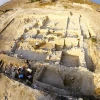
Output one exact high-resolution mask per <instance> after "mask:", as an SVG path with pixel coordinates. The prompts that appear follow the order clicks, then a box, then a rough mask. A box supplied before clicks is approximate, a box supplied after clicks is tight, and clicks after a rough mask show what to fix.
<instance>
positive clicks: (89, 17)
mask: <svg viewBox="0 0 100 100" xmlns="http://www.w3.org/2000/svg"><path fill="white" fill-rule="evenodd" d="M22 1H24V2H25V3H26V2H27V0H22ZM22 1H21V2H22ZM16 2H17V0H14V1H13V2H11V7H12V8H13V7H14V9H13V11H9V12H7V13H5V14H3V15H1V16H0V26H1V27H0V31H1V30H2V28H3V27H4V26H5V25H7V23H8V22H9V21H10V20H11V19H12V18H14V19H15V20H14V22H12V23H11V24H10V26H9V27H7V28H6V30H5V31H3V32H2V33H1V34H0V39H1V40H0V44H1V45H0V51H2V50H5V51H8V50H10V49H11V48H9V47H10V46H12V45H13V39H17V38H19V37H20V35H21V34H18V29H19V28H20V27H21V26H20V23H21V17H22V16H25V17H26V15H27V16H28V14H36V15H38V16H39V15H50V16H51V17H54V15H57V16H66V15H69V16H70V12H72V14H74V15H76V16H77V15H82V17H83V18H84V20H85V22H87V23H89V25H90V26H91V27H92V29H93V30H94V32H95V33H96V34H97V36H100V34H99V32H100V21H99V20H100V12H97V11H96V10H94V9H92V8H91V7H90V6H89V8H91V9H88V8H87V7H88V6H86V7H83V6H82V7H75V8H66V9H64V7H63V5H61V4H60V2H58V3H57V4H56V5H55V4H53V5H52V6H50V5H47V6H45V7H43V6H42V7H41V8H39V6H36V5H37V2H36V3H34V4H29V3H28V4H27V5H25V4H22V3H21V2H18V3H17V5H16V4H15V3H16ZM13 3H14V5H13ZM19 6H20V7H19ZM29 6H30V8H29ZM71 6H72V5H71ZM75 6H76V5H75ZM78 6H79V5H78ZM24 7H25V8H24ZM32 7H34V8H32ZM8 8H9V4H8V3H7V4H5V5H3V6H1V7H0V9H3V10H4V9H8ZM23 8H24V9H23ZM61 25H62V24H61ZM93 56H94V57H95V55H93ZM4 58H5V57H4ZM4 58H3V59H4ZM7 59H9V58H7ZM81 72H84V73H81ZM79 74H80V75H83V74H85V76H84V77H83V79H84V81H82V91H84V92H85V91H87V93H91V94H93V91H94V79H93V75H94V73H90V72H88V71H87V70H81V69H80V71H79ZM87 76H88V77H89V78H88V77H87ZM95 76H96V77H97V75H95ZM96 77H95V78H96ZM97 78H98V77H97ZM0 80H1V82H0V84H1V88H0V91H1V92H0V95H1V96H0V98H1V99H0V100H4V96H8V100H9V99H10V100H14V99H15V100H53V98H52V97H51V96H50V95H47V94H46V95H44V93H43V92H40V91H38V90H32V89H30V88H29V87H26V86H24V85H22V84H20V83H18V82H15V81H10V80H9V79H8V78H7V77H4V76H3V75H1V78H0ZM42 81H45V80H42ZM85 82H86V83H85ZM90 84H92V85H91V86H90ZM96 84H97V83H96ZM2 87H3V88H2ZM84 87H85V88H84ZM95 87H96V86H95ZM97 87H98V86H97ZM23 88H24V89H23ZM88 89H89V92H88ZM16 94H17V95H18V96H16Z"/></svg>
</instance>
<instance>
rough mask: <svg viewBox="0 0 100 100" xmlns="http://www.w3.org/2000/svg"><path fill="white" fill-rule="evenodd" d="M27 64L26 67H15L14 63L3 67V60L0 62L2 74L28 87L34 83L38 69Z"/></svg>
mask: <svg viewBox="0 0 100 100" xmlns="http://www.w3.org/2000/svg"><path fill="white" fill-rule="evenodd" d="M26 63H27V67H26V66H20V67H17V66H15V67H14V66H13V64H12V63H10V64H9V65H6V66H3V64H4V62H3V60H1V61H0V72H2V73H4V74H5V75H7V76H8V77H10V78H13V79H15V80H17V81H20V82H23V83H26V84H27V85H31V84H32V83H33V76H34V74H35V71H36V69H33V68H31V66H30V64H29V63H28V61H27V62H26Z"/></svg>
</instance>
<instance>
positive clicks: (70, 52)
mask: <svg viewBox="0 0 100 100" xmlns="http://www.w3.org/2000/svg"><path fill="white" fill-rule="evenodd" d="M26 11H28V14H26V13H24V14H22V13H23V9H21V10H20V11H19V10H18V11H17V10H16V12H15V13H14V14H12V16H11V17H12V18H11V17H8V18H7V19H6V20H4V21H2V23H5V22H6V26H5V27H3V26H2V30H1V32H0V33H1V34H0V37H2V38H3V39H1V41H0V42H1V48H0V51H1V52H2V53H3V54H2V55H0V57H1V58H0V60H4V59H6V60H4V64H3V65H2V64H1V65H0V66H3V67H4V66H6V64H7V63H8V62H11V63H13V64H15V65H18V66H23V65H24V66H26V64H25V63H24V60H29V61H31V64H30V65H31V67H32V68H34V69H35V70H36V72H35V74H34V76H33V83H32V85H33V84H35V85H36V86H37V87H38V88H39V89H40V90H42V91H46V92H48V93H54V94H56V95H60V96H63V97H66V96H91V95H94V84H93V82H92V81H93V76H92V72H93V71H94V65H93V62H92V60H91V58H90V55H89V51H88V49H87V48H88V44H87V40H88V39H96V34H95V32H94V31H93V29H92V28H91V26H90V25H89V23H88V22H87V21H86V20H85V18H84V17H83V16H82V15H80V14H76V13H73V12H70V11H68V12H67V13H65V14H64V15H63V14H62V15H59V14H54V15H52V14H51V13H50V14H48V15H47V14H39V13H37V14H35V13H33V14H32V11H30V10H26ZM30 12H31V13H30ZM16 13H17V15H16ZM18 14H19V15H18ZM15 15H16V17H15ZM12 23H16V25H15V26H14V27H15V28H17V30H16V32H15V33H13V34H12V35H9V37H7V35H6V33H5V34H2V32H3V31H4V30H6V28H7V27H8V28H9V27H12ZM10 25H11V26H10ZM16 34H17V35H16ZM9 40H11V42H8V41H9ZM17 61H18V62H19V63H17ZM85 81H86V83H85ZM87 81H88V82H87ZM90 84H91V86H90ZM84 87H86V88H85V89H84Z"/></svg>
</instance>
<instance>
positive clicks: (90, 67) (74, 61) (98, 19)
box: [0, 0, 100, 100]
mask: <svg viewBox="0 0 100 100" xmlns="http://www.w3.org/2000/svg"><path fill="white" fill-rule="evenodd" d="M22 2H23V3H22ZM27 2H28V0H20V1H19V0H12V1H11V2H10V3H7V4H5V5H3V6H1V7H0V9H1V10H6V9H11V8H13V10H11V11H8V12H6V13H4V14H1V15H0V32H1V34H0V51H5V52H7V53H9V52H10V50H11V46H13V45H14V41H13V40H14V39H18V38H20V36H21V35H22V34H23V26H24V24H25V23H24V19H25V18H30V19H32V18H34V19H35V20H36V19H39V21H40V20H41V18H43V17H44V16H49V18H50V21H48V23H46V26H43V27H42V28H43V30H46V32H47V29H50V30H53V27H55V30H56V31H61V32H63V31H65V29H66V24H67V23H68V27H67V30H69V31H70V30H71V32H72V36H70V34H67V35H68V36H69V37H70V38H77V34H76V33H77V32H76V30H78V29H77V28H79V26H81V28H83V30H84V31H83V34H84V35H86V36H87V34H86V33H87V30H88V31H89V28H91V29H92V30H93V32H94V33H95V34H96V39H97V41H95V42H93V41H92V40H91V38H84V39H83V41H82V42H83V45H82V43H80V50H75V51H73V52H72V53H70V48H69V47H73V48H75V49H77V48H78V47H76V45H78V42H76V41H77V39H76V40H75V42H74V43H75V44H74V43H73V42H71V43H69V42H68V41H67V40H66V41H67V42H66V43H65V44H67V43H69V44H68V46H69V47H65V48H66V49H68V50H69V51H68V50H67V51H68V52H67V53H69V54H67V56H65V55H63V57H62V61H61V62H62V66H59V65H58V66H57V64H58V62H59V60H60V59H59V55H58V54H57V56H56V58H57V57H58V58H57V59H58V61H57V62H55V64H54V65H52V61H51V62H50V64H49V66H50V65H51V66H53V68H52V67H50V69H52V70H53V71H55V72H60V74H61V75H60V78H59V77H58V76H56V73H55V72H52V71H48V70H47V71H46V72H45V73H44V74H43V78H42V79H41V80H40V81H41V82H43V83H46V84H51V85H53V86H56V85H58V87H60V86H61V88H64V87H63V83H62V81H61V80H62V79H63V78H64V75H69V77H75V78H76V80H75V82H74V83H73V84H72V85H73V87H74V88H75V87H79V86H80V91H81V92H82V94H84V95H93V96H100V82H99V80H100V77H99V76H100V74H99V72H100V44H99V43H100V42H99V38H100V34H99V32H100V12H97V11H96V10H95V9H94V7H93V5H87V4H76V3H74V4H72V3H71V4H70V3H68V4H66V3H65V4H64V2H65V1H61V2H60V1H57V2H56V3H53V4H52V3H51V5H47V4H42V6H40V5H41V4H40V3H38V2H35V3H27ZM61 3H62V4H61ZM65 6H66V7H65ZM96 7H99V5H98V6H96ZM71 15H72V17H71ZM80 15H81V16H80ZM73 16H74V17H73ZM79 16H80V17H79ZM13 18H14V21H13V22H11V24H10V25H9V26H8V27H7V28H5V30H4V31H2V29H3V28H4V27H5V26H6V25H7V24H8V23H9V22H10V21H11V20H12V19H13ZM68 18H69V19H70V20H68ZM77 18H80V20H81V21H80V23H79V19H77ZM66 19H67V20H66ZM56 22H57V23H56ZM55 24H56V25H55ZM36 29H40V27H36ZM41 30H42V29H41ZM43 30H42V31H43ZM73 30H74V31H75V32H74V33H73ZM32 31H33V32H34V33H35V31H34V30H32ZM29 32H31V31H29ZM58 33H60V32H58ZM73 34H75V36H74V35H73ZM83 34H82V35H83ZM53 35H54V34H53ZM60 35H61V36H62V37H60V36H58V37H59V38H58V37H57V35H55V36H54V37H53V36H52V35H50V36H51V37H53V38H54V40H56V42H52V41H50V42H49V41H48V40H46V42H47V43H48V44H49V43H51V44H56V45H58V44H59V45H60V46H59V45H58V51H59V50H62V49H63V44H64V39H63V35H64V34H60ZM78 35H79V34H78ZM45 37H46V36H45ZM36 38H39V39H41V35H40V36H37V37H36ZM46 38H48V37H46ZM78 38H80V39H81V37H78ZM27 41H28V42H30V40H29V39H26V40H25V41H24V43H25V44H24V43H22V44H21V43H20V42H18V43H19V45H18V47H19V48H18V49H17V50H15V53H19V54H22V53H21V52H22V51H21V50H22V49H20V48H21V47H23V48H24V49H23V55H25V56H24V57H26V58H27V57H28V56H29V59H33V58H34V60H35V61H38V62H40V64H37V66H40V65H42V66H44V65H45V66H46V64H45V63H44V62H43V61H45V58H46V57H49V58H50V57H52V56H50V54H51V55H52V53H49V52H51V51H49V50H48V52H45V51H46V50H47V49H48V48H49V46H48V45H44V46H43V48H40V49H43V50H34V49H32V48H29V47H27V45H28V46H29V45H30V44H27ZM40 41H41V40H40ZM31 44H32V43H31ZM51 44H50V45H51ZM20 45H21V46H20ZM74 45H75V46H74ZM50 48H54V46H53V45H52V46H50ZM82 48H83V49H84V52H85V53H84V52H83V51H82V50H83V49H82ZM18 50H19V51H18ZM28 50H31V51H32V52H28ZM62 51H63V50H62ZM35 52H36V54H37V55H36V56H34V55H35ZM41 52H42V53H45V57H44V54H41V55H40V54H39V53H41ZM32 54H34V55H33V56H32ZM39 55H40V57H39ZM47 55H48V56H47ZM55 55H56V54H55ZM84 55H85V57H84ZM38 57H39V58H38ZM42 57H44V59H42ZM82 57H83V58H82ZM54 58H55V56H54ZM0 59H3V60H4V61H5V62H6V63H13V64H14V65H18V66H21V65H25V63H24V62H23V60H21V59H20V60H19V59H18V58H16V57H14V58H13V57H8V56H5V55H0ZM41 59H42V60H43V61H42V60H41ZM79 59H81V60H80V62H81V63H79ZM84 59H85V60H86V62H85V61H84ZM82 61H84V62H82ZM17 62H18V63H17ZM41 62H42V64H41ZM36 63H37V62H36ZM47 65H48V64H47ZM63 65H65V66H63ZM70 66H71V68H70ZM75 66H76V67H75ZM83 66H84V67H85V68H83ZM48 68H49V67H48ZM48 75H49V76H48ZM47 76H48V77H47ZM54 76H55V77H54ZM52 77H53V78H52ZM56 79H57V80H56ZM59 82H60V83H59ZM78 85H79V86H78ZM70 88H71V87H70ZM75 89H76V88H75ZM71 90H72V91H75V90H74V89H72V88H71ZM78 92H79V91H78ZM6 96H7V98H8V100H14V99H15V100H54V98H55V97H52V96H51V95H49V94H46V93H44V92H41V91H39V90H35V89H31V88H29V87H27V86H25V85H23V84H21V83H19V82H16V81H13V80H10V79H9V78H7V77H6V76H4V75H2V74H0V100H4V98H5V97H6Z"/></svg>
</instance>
